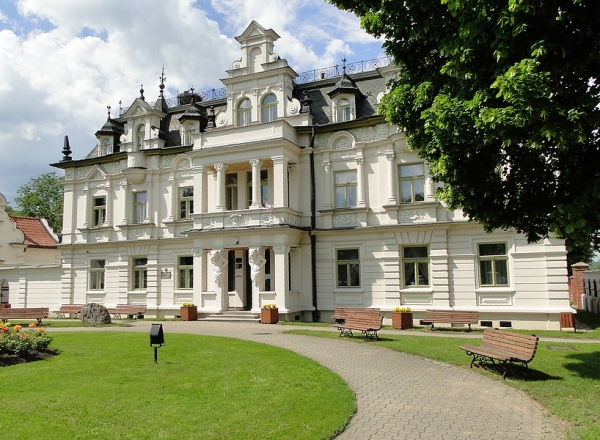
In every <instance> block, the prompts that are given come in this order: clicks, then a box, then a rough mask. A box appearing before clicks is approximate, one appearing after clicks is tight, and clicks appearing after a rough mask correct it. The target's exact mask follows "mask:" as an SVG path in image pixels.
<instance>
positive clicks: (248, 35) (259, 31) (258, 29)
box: [235, 20, 279, 44]
mask: <svg viewBox="0 0 600 440" xmlns="http://www.w3.org/2000/svg"><path fill="white" fill-rule="evenodd" d="M262 36H265V37H268V38H269V39H270V40H271V41H276V40H278V39H279V35H278V34H277V32H275V31H274V30H273V29H265V28H264V27H262V26H261V25H260V24H259V23H257V22H256V21H254V20H252V22H251V23H250V24H249V25H248V27H247V28H246V30H245V31H244V32H242V34H241V35H240V36H237V37H235V39H236V40H237V41H239V42H240V43H242V44H244V42H246V40H249V39H254V38H256V37H262Z"/></svg>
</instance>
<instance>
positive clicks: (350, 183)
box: [333, 170, 358, 209]
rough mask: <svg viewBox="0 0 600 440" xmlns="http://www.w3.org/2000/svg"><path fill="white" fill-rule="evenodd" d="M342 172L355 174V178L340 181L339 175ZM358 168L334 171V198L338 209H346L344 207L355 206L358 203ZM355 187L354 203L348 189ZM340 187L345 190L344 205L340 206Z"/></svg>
mask: <svg viewBox="0 0 600 440" xmlns="http://www.w3.org/2000/svg"><path fill="white" fill-rule="evenodd" d="M342 174H354V180H353V181H348V182H340V183H338V176H341V175H342ZM357 175H358V170H340V171H334V172H333V199H334V207H335V208H336V209H344V208H353V207H355V206H356V204H357V203H358V200H357V199H358V182H357ZM351 188H354V204H351V203H350V198H349V197H348V190H349V189H351ZM338 189H343V190H344V206H340V204H338V197H337V193H338Z"/></svg>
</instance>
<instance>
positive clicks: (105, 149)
mask: <svg viewBox="0 0 600 440" xmlns="http://www.w3.org/2000/svg"><path fill="white" fill-rule="evenodd" d="M108 154H110V141H109V140H108V139H104V140H103V141H102V143H101V144H100V156H106V155H108Z"/></svg>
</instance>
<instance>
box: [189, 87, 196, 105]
mask: <svg viewBox="0 0 600 440" xmlns="http://www.w3.org/2000/svg"><path fill="white" fill-rule="evenodd" d="M194 90H196V89H195V88H194V86H192V87H190V91H191V92H192V105H194V104H195V103H196V95H194Z"/></svg>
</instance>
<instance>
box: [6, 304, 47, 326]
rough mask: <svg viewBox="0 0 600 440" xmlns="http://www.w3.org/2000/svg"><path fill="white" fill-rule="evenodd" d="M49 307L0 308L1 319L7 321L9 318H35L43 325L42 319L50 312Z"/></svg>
mask: <svg viewBox="0 0 600 440" xmlns="http://www.w3.org/2000/svg"><path fill="white" fill-rule="evenodd" d="M49 310H50V309H49V308H48V307H22V308H15V309H0V320H2V322H7V321H8V320H9V319H35V320H37V322H38V324H39V325H42V319H44V318H47V317H48V314H49V313H50V311H49Z"/></svg>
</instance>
